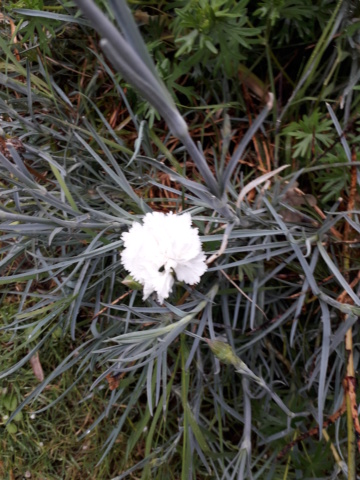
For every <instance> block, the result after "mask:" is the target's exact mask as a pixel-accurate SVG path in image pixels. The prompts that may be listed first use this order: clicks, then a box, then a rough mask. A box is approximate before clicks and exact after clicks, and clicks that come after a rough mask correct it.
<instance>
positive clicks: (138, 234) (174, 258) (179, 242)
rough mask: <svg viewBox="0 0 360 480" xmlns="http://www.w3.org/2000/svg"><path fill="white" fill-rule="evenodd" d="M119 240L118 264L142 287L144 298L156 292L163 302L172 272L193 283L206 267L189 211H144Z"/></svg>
mask: <svg viewBox="0 0 360 480" xmlns="http://www.w3.org/2000/svg"><path fill="white" fill-rule="evenodd" d="M122 239H123V240H124V246H125V249H124V250H123V252H122V254H121V263H122V264H123V265H124V267H125V268H126V270H128V271H129V272H130V273H131V275H132V277H133V278H134V279H135V280H136V281H138V282H139V283H141V284H142V285H143V286H144V300H146V298H147V297H148V296H149V295H150V294H151V293H152V292H156V293H157V296H158V300H159V302H160V303H163V301H164V298H167V297H168V296H169V295H170V292H171V290H172V287H173V285H174V276H173V272H174V273H175V274H176V277H177V279H178V280H179V281H183V282H186V283H188V284H190V285H193V284H194V283H198V282H199V281H200V277H201V275H203V273H204V272H205V271H206V269H207V266H206V263H205V254H204V252H203V251H202V249H201V242H200V238H199V233H198V229H197V228H192V227H191V215H190V214H189V213H184V214H182V215H173V214H172V213H168V214H164V213H160V212H154V213H147V214H146V215H145V217H144V223H143V224H142V225H141V224H140V223H135V224H134V225H133V226H132V227H131V229H130V230H129V232H126V233H123V235H122Z"/></svg>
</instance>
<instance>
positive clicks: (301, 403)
mask: <svg viewBox="0 0 360 480" xmlns="http://www.w3.org/2000/svg"><path fill="white" fill-rule="evenodd" d="M98 4H99V5H100V6H101V8H102V10H103V11H105V12H106V13H107V15H108V16H109V17H110V18H112V19H114V11H113V8H112V5H111V2H109V3H108V2H98ZM131 8H132V10H133V14H134V17H135V19H136V20H137V22H138V24H139V25H140V29H141V33H142V35H143V37H144V38H145V40H146V43H147V46H148V48H149V51H150V52H151V54H152V56H153V58H154V60H155V62H156V65H157V69H158V71H159V74H160V76H161V78H163V80H164V82H165V83H166V85H167V87H168V88H169V90H170V92H171V94H172V95H173V98H174V100H175V102H176V104H177V106H178V108H179V110H180V111H181V113H182V114H183V115H184V118H185V120H186V121H187V122H188V125H189V130H190V134H191V137H192V138H193V139H194V141H195V142H200V143H201V145H202V150H203V152H204V154H205V156H206V159H207V162H208V164H209V165H210V168H211V170H212V172H213V173H214V175H215V177H216V178H217V179H221V177H222V175H223V174H224V171H225V169H226V165H227V164H228V163H229V160H230V158H231V156H232V154H233V153H234V151H236V148H237V146H238V145H239V144H241V141H242V140H243V138H244V134H245V133H246V131H247V130H248V129H249V128H250V127H251V125H252V124H253V122H254V120H255V118H256V116H257V115H258V114H259V112H260V111H261V109H262V105H263V103H264V101H265V100H266V95H267V92H268V91H271V92H273V93H274V97H275V102H274V105H273V108H272V111H271V112H270V114H269V115H268V117H267V119H266V121H265V122H263V124H262V126H261V129H260V130H259V131H258V133H257V134H256V136H254V137H253V139H252V142H251V143H249V145H248V147H247V149H246V150H245V152H244V153H243V155H241V158H240V161H239V164H238V167H237V168H236V170H235V171H234V173H233V175H232V176H231V179H230V182H229V183H228V184H227V192H228V198H227V203H228V205H229V206H230V207H231V208H232V209H233V210H234V211H235V212H236V215H237V217H238V219H239V224H238V225H235V226H232V227H231V228H230V227H228V229H227V230H226V233H227V234H228V235H229V240H228V243H227V245H226V249H225V252H224V254H223V255H222V256H220V257H219V259H217V260H216V261H214V262H213V263H212V264H211V266H210V268H209V271H208V272H207V273H206V274H205V275H204V277H203V279H202V281H201V283H200V284H199V285H198V286H196V289H192V288H189V287H187V286H185V285H177V287H176V289H175V290H174V292H173V295H172V296H171V297H170V299H169V302H166V303H165V305H163V306H159V305H158V304H157V303H156V302H155V301H154V300H149V301H147V302H143V301H142V299H141V297H142V294H141V292H140V291H138V290H136V288H137V286H136V285H134V284H133V283H131V282H130V283H129V282H126V283H125V284H124V282H123V280H124V278H125V276H126V272H124V270H123V268H122V267H121V265H120V263H119V252H120V250H121V246H122V241H121V240H120V235H121V232H123V231H125V230H126V229H127V228H128V227H129V226H130V225H131V224H132V222H133V221H134V220H135V219H136V218H137V216H139V215H142V214H143V213H145V212H146V211H149V210H151V209H154V210H161V211H182V210H189V211H190V212H191V213H192V215H193V219H194V225H196V226H197V227H198V228H199V231H200V234H201V236H202V241H203V245H204V250H205V251H206V252H207V253H208V254H209V255H211V254H213V253H214V252H216V251H218V249H219V248H220V245H221V242H222V241H223V238H224V227H225V226H226V225H228V226H229V225H230V223H229V221H228V220H227V219H226V218H221V217H220V216H219V215H218V214H216V213H214V209H213V206H212V203H211V201H210V199H207V197H206V195H205V193H204V192H205V190H202V189H201V187H199V184H202V183H203V181H204V179H202V178H201V175H200V174H199V173H198V171H197V169H196V164H195V163H194V161H193V160H192V158H191V157H190V156H189V155H188V154H187V152H186V149H185V148H184V147H183V145H182V144H181V143H180V142H179V141H178V140H177V139H176V138H175V137H174V136H173V135H171V133H170V132H169V129H168V127H167V125H166V124H165V122H164V121H163V120H162V119H161V118H160V117H159V115H158V114H157V113H156V111H155V110H154V108H153V107H151V106H149V104H148V103H147V102H145V101H144V100H143V99H142V98H141V96H140V95H138V93H137V91H136V90H134V89H133V87H132V86H131V85H129V84H128V83H126V82H124V80H123V79H122V78H121V76H120V75H119V74H117V73H115V71H114V69H113V67H112V65H111V64H110V63H108V62H107V60H106V59H105V58H104V56H103V54H102V52H101V50H100V49H99V47H98V37H97V35H96V34H95V33H94V31H93V29H92V28H91V26H90V23H89V21H88V20H86V19H85V18H84V17H82V16H81V15H80V14H79V12H77V9H76V8H75V6H74V4H73V3H72V2H55V1H54V2H41V1H39V2H38V3H36V2H31V1H30V0H29V1H28V2H25V1H19V2H9V3H8V4H5V5H4V8H3V22H4V23H3V26H4V29H3V33H2V35H1V38H0V48H1V49H2V50H3V55H2V58H3V60H2V61H1V63H2V68H1V72H2V73H1V74H0V84H1V89H0V110H1V116H2V118H1V127H2V129H3V131H4V135H3V137H2V139H0V141H1V143H0V145H1V156H0V157H1V158H0V163H1V165H0V169H1V193H0V194H1V210H0V217H1V220H2V225H1V239H0V242H1V244H0V247H1V263H0V265H1V278H0V282H1V285H2V290H1V296H2V307H1V316H2V329H1V342H2V345H3V348H4V351H5V354H4V355H2V358H1V364H2V366H1V371H2V373H1V377H2V379H3V380H2V382H3V391H2V396H1V399H0V404H1V413H2V418H3V423H4V424H5V423H6V420H7V419H8V417H9V416H11V419H12V420H13V421H12V422H11V423H8V424H7V426H6V429H7V433H6V434H5V436H4V440H3V442H2V443H3V450H4V452H6V453H5V454H4V459H3V460H2V464H0V465H1V468H2V469H3V472H4V473H3V475H4V478H6V477H5V475H8V476H9V478H12V477H11V476H10V475H13V476H14V475H15V476H16V477H15V478H22V475H24V472H25V470H26V468H29V469H30V471H31V472H32V475H33V478H43V477H44V476H47V477H49V478H83V475H84V473H85V472H88V473H86V474H87V475H89V478H112V477H114V476H116V477H115V478H124V477H126V476H127V475H130V473H132V472H135V473H134V474H133V475H137V476H135V477H134V478H160V476H162V477H164V476H165V478H180V477H181V478H208V477H209V478H224V479H227V478H229V479H230V478H252V477H253V478H299V475H300V476H301V477H302V478H310V477H311V478H324V477H326V478H337V476H339V475H343V476H344V475H346V474H347V468H349V469H351V462H353V461H354V454H353V453H351V452H350V451H349V450H347V448H346V440H347V439H350V440H351V439H352V435H353V431H352V425H351V422H350V424H349V423H348V424H347V427H346V420H345V418H344V416H342V417H341V418H340V419H338V420H337V421H336V423H334V424H332V423H331V424H330V425H329V428H328V433H327V434H326V432H325V433H323V436H322V438H320V439H319V435H318V432H317V431H315V432H313V433H315V434H314V435H313V436H312V437H310V438H308V439H304V441H303V442H302V443H301V444H297V445H295V447H294V448H293V450H292V451H291V452H287V453H286V454H285V457H284V458H282V459H278V460H277V461H276V456H277V454H278V453H279V452H280V451H281V450H282V449H283V448H284V447H285V446H286V445H288V444H289V442H291V441H292V440H293V439H294V438H296V437H299V436H301V434H304V433H305V432H308V431H309V429H311V428H312V427H316V425H318V424H319V425H320V429H321V427H322V425H323V422H324V421H325V422H326V420H327V419H328V417H329V415H331V414H333V413H334V412H336V411H338V409H339V408H340V407H341V403H342V401H343V398H344V390H343V385H342V381H343V379H344V378H347V377H349V363H348V352H347V351H346V350H348V348H345V347H346V345H345V341H344V338H345V334H346V332H350V337H353V338H354V343H355V345H354V347H353V348H352V354H353V359H354V366H355V369H356V367H357V365H358V358H359V355H358V347H357V345H356V338H358V328H359V327H358V322H357V318H358V314H359V304H360V301H359V296H358V283H357V280H358V271H359V255H358V242H359V238H358V235H359V222H358V209H359V206H358V202H359V197H358V173H357V166H358V165H359V163H358V161H359V159H358V152H357V145H358V141H359V138H358V137H359V120H358V113H357V112H358V101H359V95H358V87H357V85H356V84H357V83H358V80H359V78H358V76H359V75H358V61H359V36H358V35H359V34H358V32H359V20H358V15H359V12H358V11H357V8H358V5H357V3H356V2H346V1H342V2H341V1H340V2H324V1H318V2H298V1H287V0H283V1H279V2H273V1H271V2H270V1H264V2H256V6H254V5H253V3H252V2H246V1H241V2H233V1H230V0H221V1H220V0H217V1H215V0H213V1H211V0H208V1H204V0H203V1H200V0H199V1H196V2H195V1H191V2H185V1H179V2H156V3H155V2H131ZM29 9H30V10H29ZM31 9H35V10H31ZM12 29H13V30H12ZM325 102H327V103H328V104H330V105H331V107H329V108H327V107H326V105H325ZM334 112H335V113H334ZM283 165H288V166H289V168H288V169H287V170H285V171H284V172H282V173H281V176H277V177H274V178H271V180H270V181H269V182H268V183H267V184H266V183H264V182H260V180H259V178H260V176H261V175H263V174H265V173H269V172H271V171H272V170H274V169H275V168H277V167H279V166H283ZM191 180H193V181H194V182H196V183H192V182H191ZM250 182H253V183H250ZM249 184H250V187H251V188H249V190H248V191H246V195H245V196H244V198H243V199H242V202H240V205H238V206H237V205H236V203H237V200H238V196H239V193H240V192H241V191H242V190H243V189H244V188H245V186H246V185H249ZM339 197H341V200H339ZM344 292H345V294H344ZM99 312H100V313H99ZM348 335H349V333H348ZM200 337H201V338H203V339H205V340H206V341H200ZM217 339H221V340H222V341H223V342H224V343H222V344H217V343H214V342H215V341H216V340H217ZM227 344H228V345H230V346H231V348H232V351H230V350H229V349H228V347H227V346H226V345H227ZM217 347H218V348H217ZM37 354H38V355H39V356H38V357H36V355H37ZM31 358H32V359H34V358H37V363H36V365H35V366H34V365H33V366H32V367H31V365H30V363H29V362H30V359H31ZM239 358H241V359H242V361H243V362H245V364H246V365H247V367H248V368H249V369H250V372H249V371H247V370H246V368H245V367H244V365H242V364H240V363H239V361H240V360H239ZM219 359H220V360H221V362H220V361H219ZM41 367H42V369H43V370H44V371H45V376H44V379H42V378H41ZM39 369H40V373H39ZM34 373H35V374H36V375H37V376H38V380H40V383H39V382H38V381H37V380H36V378H34ZM34 400H35V401H34ZM79 402H80V403H79ZM64 405H65V406H66V407H64ZM50 407H52V408H50ZM63 408H65V409H68V412H69V413H68V415H66V417H65V418H63V417H62V416H61V415H59V413H56V412H61V413H62V409H63ZM33 411H38V413H37V414H36V417H35V419H34V418H33V419H32V418H31V417H29V414H30V413H31V412H33ZM22 412H24V413H26V414H25V415H24V413H22ZM51 412H55V413H54V416H51V415H52V413H51ZM68 418H70V419H71V420H70V421H69V423H70V425H69V427H68V428H69V429H70V427H72V430H71V433H68V432H69V430H66V428H65V427H64V428H65V432H66V433H65V434H64V435H66V438H69V437H70V438H72V443H71V445H70V448H69V450H68V451H67V450H66V449H65V447H64V452H63V453H61V454H58V453H56V452H55V450H56V449H57V442H60V443H61V438H60V439H59V433H58V432H61V431H62V429H61V426H64V424H65V423H66V422H67V421H68V420H67V419H68ZM31 420H32V421H31ZM34 421H35V424H34ZM325 426H326V423H325ZM2 428H3V427H2ZM47 428H48V429H49V433H47ZM55 432H56V433H55ZM327 435H328V436H327ZM32 437H33V438H32ZM54 437H56V439H57V440H56V441H55V440H54ZM76 437H77V438H80V443H78V444H77V445H78V446H77V451H76V453H75V454H74V447H73V445H74V442H75V441H76ZM44 439H45V441H44ZM327 442H329V443H327ZM41 443H42V445H41ZM64 443H65V442H64ZM81 445H83V446H85V447H86V449H85V450H84V449H82V447H81ZM39 452H43V453H42V456H43V458H44V460H38V458H36V457H38V455H39ZM88 452H89V453H90V454H89V453H88ZM94 452H96V455H94ZM119 452H122V453H119ZM341 456H342V457H341ZM95 457H96V458H95ZM20 458H26V459H27V461H26V462H24V463H22V462H19V459H20ZM35 458H36V459H35ZM342 458H343V459H344V461H345V462H342ZM55 459H56V460H55ZM99 460H102V462H101V463H100V465H99V466H97V467H96V469H95V470H93V468H92V467H93V465H94V463H97V462H98V461H99ZM346 462H347V465H346ZM89 464H91V467H90V466H89ZM345 478H346V477H345ZM350 478H351V477H350Z"/></svg>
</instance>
